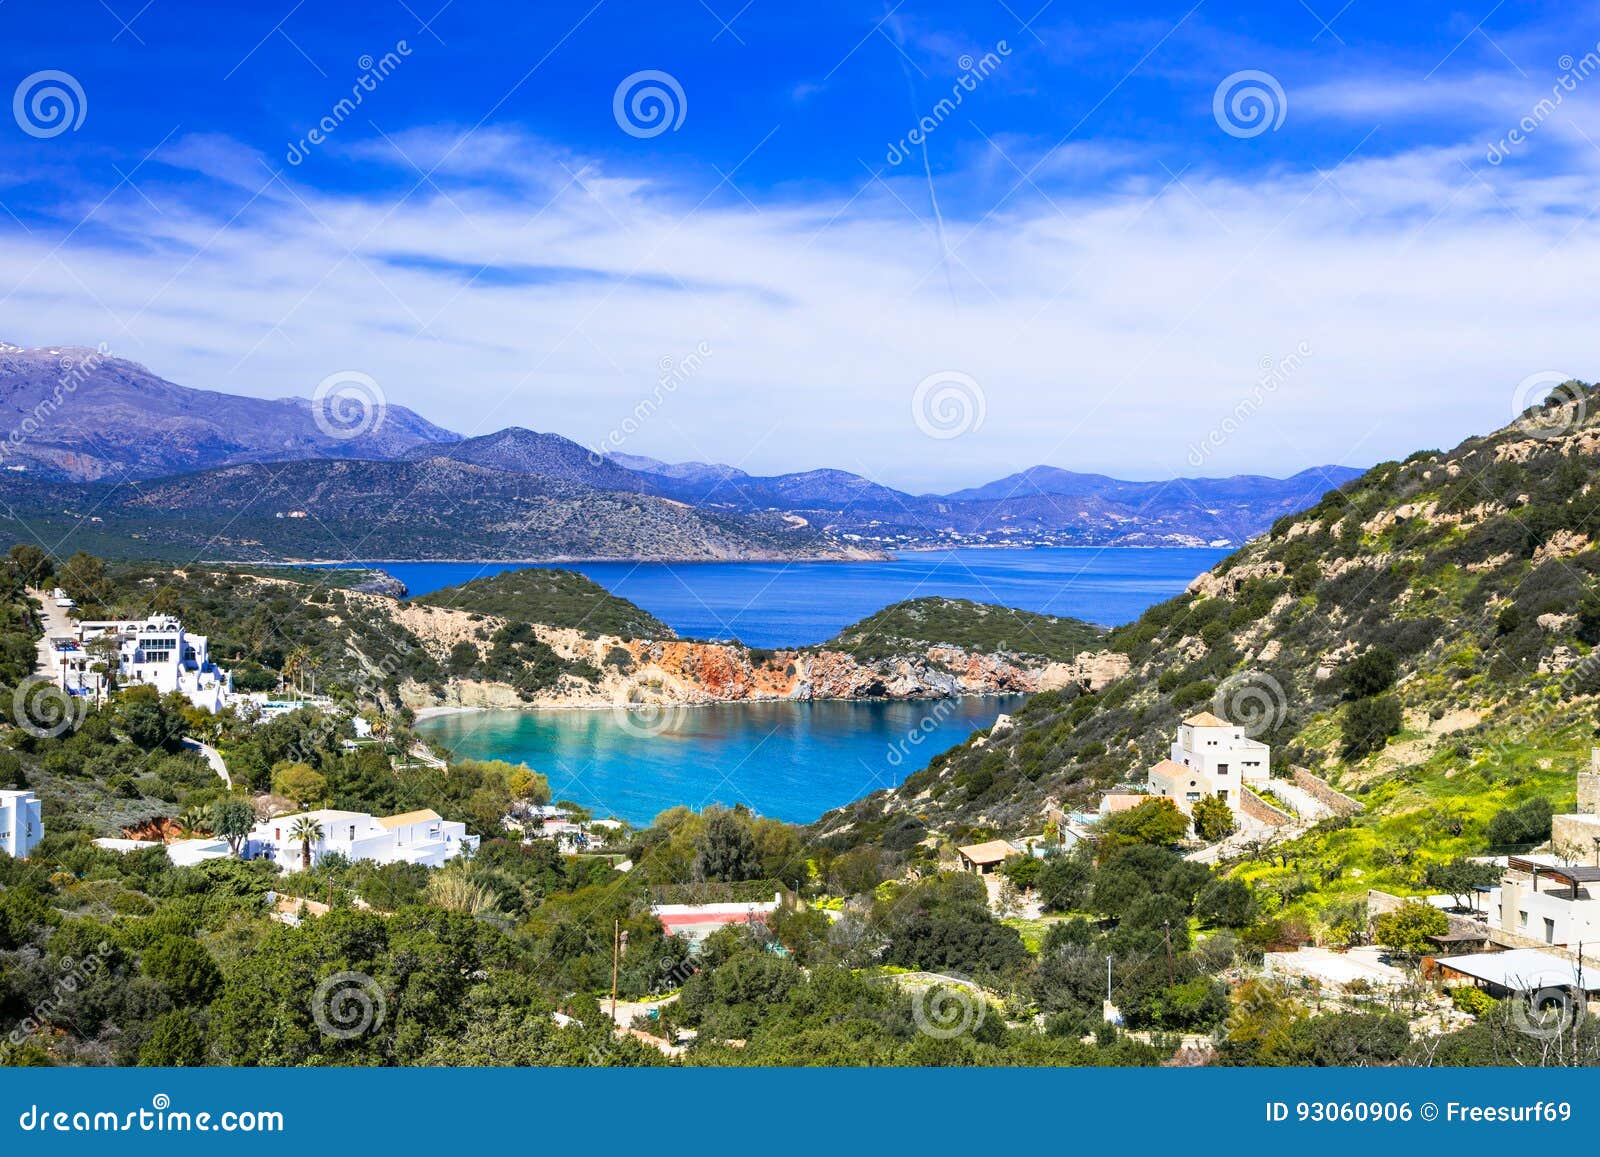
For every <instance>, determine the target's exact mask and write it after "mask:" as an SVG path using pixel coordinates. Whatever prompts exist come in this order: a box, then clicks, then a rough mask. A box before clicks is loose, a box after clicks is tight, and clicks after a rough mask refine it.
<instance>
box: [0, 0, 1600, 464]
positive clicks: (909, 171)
mask: <svg viewBox="0 0 1600 1157" xmlns="http://www.w3.org/2000/svg"><path fill="white" fill-rule="evenodd" d="M219 8H225V11H219V10H218V9H219ZM1597 43H1600V8H1597V7H1596V6H1593V5H1574V4H1553V3H1552V4H1531V3H1512V2H1507V3H1502V4H1498V5H1496V4H1494V3H1493V2H1492V0H1485V2H1484V3H1481V4H1473V5H1468V6H1459V5H1442V4H1441V5H1435V4H1427V3H1419V4H1406V5H1395V4H1377V3H1374V2H1373V0H1353V2H1351V3H1349V4H1347V5H1346V4H1344V3H1343V0H1313V2H1312V3H1309V4H1308V3H1299V2H1297V0H1291V2H1288V3H1271V4H1253V3H1224V2H1213V0H1207V2H1204V3H1200V4H1198V5H1196V4H1193V3H1192V2H1190V3H1178V4H1129V5H1119V6H1116V7H1115V10H1114V12H1113V13H1111V14H1107V11H1106V6H1103V5H1088V4H1073V3H1067V2H1065V0H1056V2H1054V3H1050V4H1047V5H1045V6H1044V7H1043V8H1042V9H1041V8H1040V7H1039V0H1020V2H1018V0H1004V2H1002V0H969V2H967V3H962V4H942V3H932V2H928V0H904V2H903V3H900V4H899V5H894V4H892V3H891V4H876V5H868V4H828V3H819V4H807V5H792V4H778V3H775V2H774V0H752V2H751V3H749V4H744V0H704V2H701V0H687V2H680V0H669V2H665V3H657V4H649V5H644V4H631V3H630V4H625V3H621V2H619V0H602V2H600V3H594V2H593V0H585V2H580V3H577V4H563V3H556V4H549V3H541V4H538V5H526V6H511V5H491V4H486V3H480V2H474V0H453V2H450V3H442V0H420V2H414V0H405V2H404V3H402V2H400V0H373V2H369V3H345V4H332V3H328V2H326V0H304V2H303V3H301V4H299V5H295V4H293V3H292V0H290V2H284V3H278V2H274V3H230V4H228V5H225V6H213V5H204V6H202V5H194V4H186V3H178V2H176V0H151V2H150V3H148V4H145V3H144V0H104V2H101V0H91V2H89V3H78V2H76V0H68V2H66V3H48V4H47V3H36V2H30V0H9V2H7V3H5V4H4V5H0V59H3V60H4V62H5V69H4V74H3V80H4V82H5V83H4V85H3V86H0V88H7V89H14V88H16V87H17V86H24V88H25V87H26V86H25V85H24V81H25V78H29V77H34V76H35V74H39V73H41V72H53V73H64V74H66V75H67V77H69V78H70V81H71V84H69V85H66V87H65V88H64V89H63V91H66V93H67V97H68V100H69V102H70V103H71V104H73V106H74V112H73V115H71V116H70V117H69V120H70V121H71V122H72V123H73V124H75V125H76V127H70V126H69V127H65V128H63V129H62V131H60V132H56V131H54V130H55V129H57V128H61V125H60V123H59V122H52V121H51V120H50V119H49V113H50V110H49V109H48V108H46V109H45V110H44V111H43V112H40V111H39V110H36V109H33V108H31V107H30V106H29V105H28V104H27V102H26V99H25V96H26V93H24V92H19V94H18V95H19V97H22V98H23V104H22V105H20V106H17V105H15V104H14V109H13V112H14V115H13V117H12V118H11V119H9V120H0V161H3V164H0V205H3V206H4V208H3V211H0V265H3V268H0V292H3V304H0V338H3V339H5V340H8V341H11V342H14V343H17V344H22V345H30V346H32V345H41V346H48V345H57V344H69V343H72V344H86V345H94V344H97V343H102V342H103V343H104V344H105V345H107V346H108V347H109V348H110V349H111V350H112V351H113V352H115V353H116V354H119V355H121V356H125V357H128V358H131V359H133V360H136V361H140V362H142V363H144V364H146V365H148V366H150V367H151V368H152V369H154V370H155V371H157V372H158V373H161V374H162V375H164V376H166V377H169V378H171V379H173V380H175V381H179V382H182V383H184V384H187V385H194V386H206V387H212V388H218V389H224V390H230V391H236V392H241V393H254V394H262V395H268V396H281V395H285V394H301V395H309V394H311V393H312V392H313V390H314V389H315V388H316V385H317V383H318V382H319V381H321V380H323V379H324V378H326V377H328V376H329V375H330V374H335V373H341V372H345V371H358V372H361V373H365V374H367V375H370V376H371V378H372V379H374V380H375V381H376V382H377V383H378V385H379V387H380V388H381V390H382V392H383V394H384V396H386V397H387V398H388V400H389V401H390V402H392V403H395V404H401V405H406V406H410V407H412V408H414V409H416V410H418V411H419V412H421V413H422V414H424V416H426V417H429V418H431V419H432V420H434V421H436V422H439V423H441V424H443V425H446V426H449V427H451V428H453V429H456V430H459V431H461V432H463V433H469V434H471V433H483V432H487V431H489V430H492V429H495V428H498V427H500V426H504V425H510V424H518V425H526V426H531V427H534V428H536V429H544V430H556V431H559V432H561V433H564V434H567V435H568V436H571V437H574V438H576V439H578V440H579V441H582V442H584V443H586V444H589V445H592V446H598V445H605V446H609V447H613V448H617V449H620V450H622V451H625V452H628V453H638V454H647V455H653V456H657V457H662V458H669V459H685V458H689V459H716V460H723V461H730V462H737V463H739V464H741V465H743V466H744V467H745V468H746V469H749V470H752V471H758V472H773V471H780V470H792V469H800V468H806V467H811V466H818V465H831V466H838V467H842V468H846V469H851V470H856V471H859V472H862V473H866V474H869V475H872V476H874V477H877V478H880V479H882V480H884V481H886V482H890V483H893V484H897V485H902V486H907V487H910V488H913V489H920V488H925V487H944V486H951V487H953V486H958V485H964V484H970V483H975V482H978V481H982V480H984V479H987V478H990V477H994V476H997V475H999V474H1003V473H1007V472H1009V471H1010V470H1012V469H1016V468H1019V467H1022V466H1026V465H1029V464H1032V463H1035V462H1048V463H1050V464H1053V465H1058V466H1064V467H1068V468H1074V469H1084V470H1099V471H1104V472H1108V473H1113V474H1118V475H1121V476H1126V477H1140V478H1159V477H1167V476H1171V475H1173V474H1228V473H1240V472H1268V473H1287V472H1291V471H1294V470H1297V469H1300V468H1303V467H1306V466H1309V465H1313V464H1317V463H1322V462H1345V463H1348V464H1352V465H1365V464H1368V463H1371V462H1373V461H1376V460H1379V459H1382V458H1385V457H1390V456H1396V455H1403V454H1405V453H1407V452H1409V451H1410V450H1412V449H1416V448H1418V447H1420V446H1433V445H1446V444H1450V443H1452V442H1453V441H1455V440H1457V439H1458V438H1460V437H1462V436H1464V435H1466V434H1468V433H1471V432H1474V431H1477V430H1482V429H1485V428H1489V427H1493V426H1497V425H1500V424H1503V423H1504V422H1505V421H1506V420H1508V419H1509V417H1510V416H1511V413H1512V410H1513V408H1514V406H1515V405H1516V404H1517V403H1518V402H1519V401H1524V402H1525V401H1531V400H1534V399H1532V398H1529V397H1526V396H1525V395H1526V394H1527V393H1528V391H1529V389H1530V388H1532V387H1530V386H1528V385H1527V384H1526V383H1528V382H1530V381H1537V382H1543V381H1545V380H1547V379H1548V378H1549V377H1550V376H1551V375H1553V374H1555V375H1560V374H1572V375H1575V376H1582V377H1585V378H1592V377H1594V376H1595V374H1596V371H1595V370H1594V368H1593V364H1594V357H1593V345H1594V338H1593V324H1592V314H1593V302H1592V290H1591V288H1590V287H1591V286H1592V284H1593V276H1592V271H1593V269H1594V268H1595V267H1596V258H1597V256H1600V253H1597V252H1596V248H1597V247H1596V237H1595V230H1596V227H1597V226H1596V222H1595V220H1594V213H1595V210H1596V207H1597V205H1600V180H1597V177H1600V144H1597V143H1596V142H1597V141H1600V116H1596V112H1595V110H1596V107H1597V102H1600V56H1596V55H1594V54H1595V53H1597V51H1600V50H1597V48H1596V46H1597ZM1586 57H1587V63H1586ZM641 72H651V73H655V74H665V77H666V78H667V79H666V80H665V81H658V82H657V83H658V84H659V86H660V90H661V91H663V92H666V94H667V97H668V99H669V101H670V102H671V104H672V106H673V112H672V115H671V117H670V118H669V119H670V121H671V126H670V127H664V126H662V125H661V123H660V122H650V121H648V120H645V119H640V120H637V121H630V120H629V119H628V118H629V114H628V102H627V97H628V95H630V93H631V92H634V91H637V89H633V90H628V89H624V90H623V91H622V92H621V93H619V86H621V85H622V84H623V82H624V80H625V78H628V77H630V76H632V75H634V74H637V73H641ZM380 74H381V75H380ZM1239 74H1245V75H1243V76H1242V77H1241V76H1240V75H1239ZM363 78H365V85H364V86H363V83H362V81H363ZM1228 78H1236V79H1235V80H1234V82H1233V83H1232V84H1231V85H1230V84H1229V83H1228ZM51 83H56V84H57V85H58V86H59V85H60V83H61V82H59V81H55V82H53V81H52V80H51V78H49V77H45V78H42V79H39V80H37V81H36V82H35V88H36V89H37V87H38V86H40V85H46V86H48V85H50V84H51ZM644 83H646V84H648V83H650V82H649V81H648V80H647V81H645V82H644ZM1241 87H1242V88H1244V89H1246V90H1254V91H1255V92H1257V93H1258V94H1260V95H1262V96H1263V97H1264V99H1265V102H1266V119H1265V121H1261V120H1252V119H1251V116H1252V113H1253V112H1260V111H1261V106H1258V105H1253V104H1251V103H1250V102H1249V101H1248V100H1246V102H1245V103H1244V104H1243V105H1241V106H1239V107H1238V108H1236V109H1231V108H1230V105H1229V103H1228V101H1227V97H1228V96H1230V95H1232V94H1234V93H1236V92H1237V91H1238V90H1239V89H1240V88H1241ZM355 91H360V93H361V99H360V102H359V104H358V105H355V104H352V105H347V106H346V107H345V108H343V109H341V108H340V107H339V102H340V101H341V100H342V99H343V98H348V97H350V96H351V95H352V93H353V92H355ZM80 93H81V97H80V96H79V94H80ZM957 93H959V95H960V99H959V102H956V101H955V100H954V98H955V96H956V94H957ZM1556 94H1559V99H1554V98H1555V95H1556ZM1246 96H1247V97H1248V91H1247V92H1246ZM619 99H620V100H621V102H622V103H621V108H622V109H623V112H622V114H620V117H621V119H619V113H618V112H617V109H618V107H619V106H618V101H619ZM941 101H943V102H945V103H943V104H941ZM1219 101H1221V103H1220V105H1219ZM1541 101H1543V102H1546V103H1545V104H1543V105H1541ZM651 107H653V106H651V105H649V103H648V102H647V103H646V105H645V106H644V110H645V114H648V112H649V110H650V108H651ZM77 112H81V113H82V119H81V123H76V113H77ZM625 121H626V122H628V123H626V124H625V123H624V122H625ZM24 122H28V123H26V124H25V123H24ZM319 122H322V123H323V125H324V128H325V131H323V132H322V134H321V137H320V139H317V137H315V136H313V135H312V134H313V130H314V129H316V128H317V126H318V124H319ZM1519 123H1521V124H1522V125H1523V126H1524V127H1523V128H1522V129H1521V130H1520V131H1521V134H1522V135H1521V139H1520V140H1513V139H1512V138H1511V137H1510V135H1509V134H1510V133H1511V131H1512V130H1513V129H1517V128H1518V126H1519ZM919 125H920V126H921V128H922V130H923V131H922V135H921V138H920V139H918V138H917V137H916V136H914V135H913V130H915V129H917V128H918V126H919ZM328 126H331V127H328ZM657 128H663V131H660V132H656V131H654V130H656V129H657ZM1257 130H1260V131H1257ZM664 377H665V378H666V379H667V380H666V381H665V382H664V381H663V379H664Z"/></svg>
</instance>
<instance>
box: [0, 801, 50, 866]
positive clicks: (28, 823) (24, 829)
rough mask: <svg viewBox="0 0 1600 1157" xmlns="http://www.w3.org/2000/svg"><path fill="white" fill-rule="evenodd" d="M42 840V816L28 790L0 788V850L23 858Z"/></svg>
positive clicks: (18, 858)
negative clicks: (1, 789) (3, 789)
mask: <svg viewBox="0 0 1600 1157" xmlns="http://www.w3.org/2000/svg"><path fill="white" fill-rule="evenodd" d="M42 839H44V815H43V813H42V812H41V811H40V807H39V797H38V796H36V795H34V794H33V792H31V791H17V790H15V789H12V790H9V791H0V852H4V853H6V855H8V856H10V857H11V858H12V859H14V860H25V859H27V858H28V853H29V852H31V851H33V849H34V847H35V846H36V845H37V844H38V842H39V841H40V840H42Z"/></svg>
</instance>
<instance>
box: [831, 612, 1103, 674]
mask: <svg viewBox="0 0 1600 1157" xmlns="http://www.w3.org/2000/svg"><path fill="white" fill-rule="evenodd" d="M1104 641H1105V630H1104V629H1103V628H1101V627H1097V626H1095V625H1094V624H1093V623H1086V622H1084V621H1083V620H1082V619H1071V618H1057V617H1056V616H1054V615H1039V614H1034V613H1033V612H1031V611H1019V610H1015V609H1013V608H1011V607H1002V606H997V605H994V604H992V603H975V602H972V601H971V600H970V599H946V598H923V599H910V600H907V601H906V602H901V603H895V604H893V605H892V606H887V607H885V608H884V609H883V610H881V611H879V612H877V613H876V614H874V615H869V616H868V617H867V618H865V619H862V620H861V621H860V622H858V623H853V624H852V625H850V626H848V627H846V628H845V629H844V630H842V631H840V632H839V634H838V635H836V636H835V637H834V638H832V639H830V640H829V641H828V642H827V643H825V644H824V646H826V647H829V648H832V649H834V650H839V651H845V652H848V653H849V654H851V655H854V656H855V657H856V658H858V659H863V660H873V659H881V658H886V657H888V656H890V655H903V654H906V653H908V652H911V651H916V650H923V649H926V648H927V647H930V646H933V645H935V644H939V643H943V644H946V645H948V646H953V647H961V648H963V649H964V650H968V651H973V652H977V653H981V654H986V655H999V654H1013V655H1036V656H1039V657H1042V658H1045V659H1056V660H1061V661H1064V662H1065V661H1070V660H1071V659H1072V658H1073V657H1074V656H1075V655H1077V653H1078V652H1079V651H1081V650H1083V649H1085V648H1098V647H1100V646H1102V645H1103V644H1104Z"/></svg>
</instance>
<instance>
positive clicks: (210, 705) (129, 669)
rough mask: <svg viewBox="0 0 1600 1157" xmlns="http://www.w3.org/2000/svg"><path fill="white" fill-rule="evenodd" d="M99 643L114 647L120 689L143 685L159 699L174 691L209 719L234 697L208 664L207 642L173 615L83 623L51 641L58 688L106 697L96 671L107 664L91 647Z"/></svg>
mask: <svg viewBox="0 0 1600 1157" xmlns="http://www.w3.org/2000/svg"><path fill="white" fill-rule="evenodd" d="M97 639H109V640H111V641H112V642H111V644H110V645H111V646H114V648H115V660H114V661H115V663H116V668H117V671H116V673H117V680H118V682H119V683H120V684H122V685H123V686H130V685H132V686H138V685H140V684H144V685H147V686H151V687H154V688H155V689H156V690H157V691H159V692H160V693H161V694H163V695H166V694H169V693H171V692H173V691H176V692H179V693H180V694H182V695H183V696H184V698H186V699H188V700H189V702H190V703H193V704H194V705H195V706H196V707H199V708H201V709H202V710H205V711H210V712H212V713H215V712H218V711H220V710H222V708H223V707H224V706H226V705H227V702H228V698H229V696H230V695H231V694H232V692H233V677H232V676H231V675H230V674H229V673H228V672H226V671H224V670H222V669H221V668H220V667H218V666H217V665H216V664H215V663H213V662H212V661H211V657H210V653H209V650H208V647H207V640H206V636H204V635H192V634H189V633H188V632H187V631H185V630H184V629H183V624H182V623H181V622H179V621H178V620H177V619H175V618H173V617H172V616H171V615H151V616H150V617H149V618H147V619H111V620H99V621H90V622H82V623H79V624H78V626H77V630H76V632H75V633H74V634H72V635H67V636H61V637H55V638H52V639H51V640H50V662H51V666H52V667H53V671H52V677H53V678H54V679H55V681H56V683H57V685H59V686H60V687H62V688H64V689H65V690H67V691H68V692H71V693H72V694H75V695H85V694H87V695H98V694H101V693H102V692H104V690H105V682H106V681H105V675H104V673H103V672H101V671H99V670H97V668H98V667H99V666H101V665H102V664H103V663H105V662H108V661H111V660H110V656H108V655H105V654H104V652H102V651H101V649H100V648H98V647H95V646H92V644H93V643H94V641H95V640H97Z"/></svg>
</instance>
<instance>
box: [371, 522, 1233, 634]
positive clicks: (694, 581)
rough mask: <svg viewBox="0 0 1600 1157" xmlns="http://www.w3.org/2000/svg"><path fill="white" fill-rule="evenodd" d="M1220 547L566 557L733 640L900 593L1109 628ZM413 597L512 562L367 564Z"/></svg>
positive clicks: (687, 626) (677, 626) (1209, 561)
mask: <svg viewBox="0 0 1600 1157" xmlns="http://www.w3.org/2000/svg"><path fill="white" fill-rule="evenodd" d="M1226 553H1227V552H1226V551H1222V550H1203V549H1195V550H1130V549H1105V548H1099V547H1061V548H1056V549H1038V550H1000V549H996V550H948V551H928V552H918V553H912V554H905V555H902V556H900V557H899V558H896V559H894V560H893V561H890V562H792V563H759V562H700V563H667V562H640V563H631V562H594V563H569V564H566V569H568V570H576V571H581V572H582V573H583V574H586V575H588V576H589V577H590V578H592V579H593V580H594V581H595V582H597V583H599V584H600V585H601V586H603V587H605V588H606V589H607V590H609V591H611V592H612V593H613V594H616V595H620V596H622V597H623V598H625V599H630V600H632V601H633V602H635V603H637V604H638V605H639V606H641V607H643V608H644V609H645V610H647V611H649V612H650V613H651V614H653V615H655V616H656V617H657V618H659V619H661V620H662V621H663V622H665V623H667V624H668V625H669V626H671V627H672V629H673V630H675V631H677V632H678V634H679V635H682V636H683V637H684V638H690V639H738V640H740V641H741V642H743V643H745V644H746V645H748V646H752V647H782V646H807V645H810V644H813V643H821V642H825V641H826V640H828V639H830V638H832V637H833V636H834V635H836V634H838V632H839V631H840V630H841V629H842V628H843V627H846V626H848V625H849V624H851V623H853V622H856V621H857V620H859V619H863V618H865V617H866V616H868V615H870V614H872V613H873V612H874V611H877V610H881V609H882V608H884V607H886V606H888V605H889V604H890V603H895V602H899V601H900V600H902V599H911V598H919V597H921V596H924V595H944V596H947V597H952V598H964V599H973V600H975V601H977V602H983V603H1001V604H1003V605H1005V606H1009V607H1020V608H1022V609H1023V610H1027V611H1039V612H1041V613H1043V614H1051V615H1072V616H1074V617H1076V618H1080V619H1087V620H1089V621H1090V622H1092V623H1100V624H1102V625H1104V626H1108V627H1114V626H1118V625H1120V624H1122V623H1126V622H1130V621H1132V620H1133V619H1136V618H1138V617H1139V615H1140V613H1141V612H1142V611H1144V609H1145V608H1146V607H1148V606H1150V605H1151V604H1153V603H1157V602H1160V601H1161V600H1162V599H1165V598H1170V597H1171V596H1172V595H1175V594H1178V593H1180V592H1181V591H1182V590H1183V588H1184V587H1185V586H1187V585H1188V583H1189V580H1190V579H1192V578H1194V576H1195V575H1197V574H1199V573H1200V572H1201V571H1204V570H1209V569H1210V568H1211V567H1212V565H1213V564H1215V563H1216V562H1217V560H1218V559H1220V558H1222V557H1223V555H1225V554H1226ZM347 565H351V566H381V567H382V568H383V569H384V570H386V571H388V572H389V573H390V574H392V575H394V577H395V578H397V579H399V580H400V581H401V582H403V583H405V584H406V587H407V589H408V590H409V591H410V592H411V593H412V594H413V595H425V594H428V593H429V592H431V591H436V590H438V589H439V588H440V587H445V586H454V585H456V584H457V583H464V582H467V581H468V580H470V579H475V578H481V577H482V576H484V575H490V574H498V573H500V572H501V571H504V570H512V569H515V568H516V567H517V566H519V565H525V564H507V563H476V562H368V563H351V564H347Z"/></svg>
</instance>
